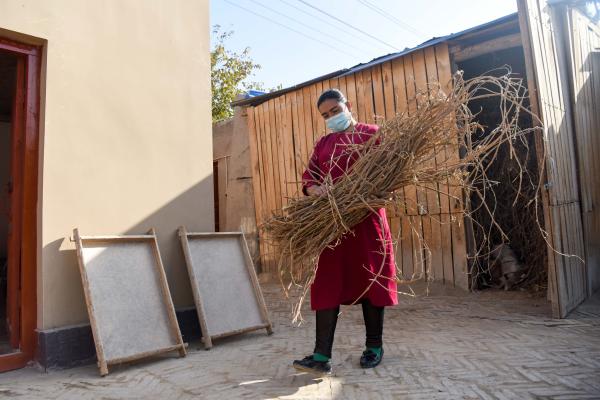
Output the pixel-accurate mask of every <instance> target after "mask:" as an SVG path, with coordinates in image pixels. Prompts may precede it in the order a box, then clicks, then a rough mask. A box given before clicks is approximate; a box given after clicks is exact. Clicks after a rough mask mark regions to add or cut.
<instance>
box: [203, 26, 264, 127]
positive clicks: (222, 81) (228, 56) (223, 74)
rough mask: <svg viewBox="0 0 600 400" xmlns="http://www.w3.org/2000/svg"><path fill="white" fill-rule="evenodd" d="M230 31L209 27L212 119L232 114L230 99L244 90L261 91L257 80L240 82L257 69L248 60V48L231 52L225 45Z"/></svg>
mask: <svg viewBox="0 0 600 400" xmlns="http://www.w3.org/2000/svg"><path fill="white" fill-rule="evenodd" d="M232 34H233V31H229V32H223V31H221V27H220V26H219V25H215V26H214V27H213V35H214V37H215V39H216V40H215V46H214V48H213V49H212V51H211V52H210V67H211V89H212V119H213V122H217V121H221V120H223V119H227V118H229V117H231V116H232V115H233V109H232V108H231V102H232V101H234V100H235V97H236V96H237V95H238V94H240V93H242V92H243V91H244V90H248V89H255V90H262V87H263V85H262V84H260V83H256V82H252V83H247V82H244V81H245V80H246V79H247V78H248V77H250V76H251V75H252V74H253V72H254V71H255V70H257V69H259V68H260V65H258V64H255V63H254V62H253V61H252V60H251V59H250V48H249V47H246V48H245V49H244V51H242V52H241V53H235V52H233V51H230V50H227V49H226V48H225V41H226V40H227V39H228V38H229V37H230V36H231V35H232Z"/></svg>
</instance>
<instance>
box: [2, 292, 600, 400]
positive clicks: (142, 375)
mask: <svg viewBox="0 0 600 400" xmlns="http://www.w3.org/2000/svg"><path fill="white" fill-rule="evenodd" d="M263 288H264V292H265V297H266V299H267V304H268V306H269V309H270V313H271V316H272V320H273V323H274V330H275V333H274V335H272V336H267V335H266V333H265V332H264V331H258V332H254V333H250V334H245V335H241V336H237V337H232V338H227V339H222V340H218V341H216V343H215V347H214V348H213V349H212V350H210V351H205V350H203V349H202V346H201V344H200V343H191V344H190V348H189V350H190V351H189V354H188V356H187V357H186V358H183V359H181V358H177V357H176V356H175V355H167V356H163V357H160V358H158V359H156V358H155V359H152V360H148V361H143V362H137V363H132V364H127V365H123V366H118V367H113V368H112V369H111V373H110V375H108V376H107V377H104V378H100V377H99V375H98V370H97V368H96V366H95V365H89V366H85V367H80V368H74V369H69V370H64V371H50V372H48V373H44V372H40V371H39V370H37V369H35V368H33V367H32V368H25V369H22V370H18V371H13V372H8V373H4V374H1V375H0V398H15V399H88V398H89V399H188V398H190V399H191V398H196V399H219V400H226V399H227V400H228V399H272V398H282V399H600V294H597V295H596V296H595V297H594V298H593V299H591V300H590V301H588V302H587V303H586V304H584V305H583V306H581V307H580V308H579V309H578V310H576V311H575V312H574V313H572V315H571V317H570V318H569V319H567V320H553V319H551V317H550V306H549V304H548V303H547V302H546V300H545V299H544V298H540V297H533V296H530V295H528V294H527V293H522V292H498V291H493V292H491V291H487V292H479V293H469V294H465V293H461V292H456V291H451V290H443V289H439V288H437V287H433V292H434V294H433V295H430V296H420V297H418V298H409V297H404V296H402V297H401V304H400V305H399V306H397V307H393V308H388V309H387V310H386V322H385V324H386V325H385V331H384V342H385V344H384V346H385V358H384V361H383V363H382V364H381V365H380V366H379V367H377V368H376V369H373V370H362V369H360V367H359V366H358V360H359V357H360V353H361V352H362V350H363V345H364V326H363V323H362V313H361V311H360V306H354V307H344V308H342V315H341V316H340V321H339V323H338V329H337V332H336V338H335V344H334V354H333V367H334V375H333V376H332V377H330V378H315V377H313V376H310V375H307V374H299V373H296V372H295V371H294V370H293V369H292V368H291V366H290V364H291V361H292V360H293V359H294V358H300V357H302V356H304V355H306V354H309V353H310V352H311V350H312V346H313V340H314V337H313V335H314V332H313V330H314V317H313V314H312V313H311V312H310V310H308V309H307V311H306V313H305V316H306V323H305V324H304V325H303V326H302V327H299V328H298V327H295V326H293V325H292V324H291V323H290V320H289V305H288V303H287V302H286V301H285V300H284V299H283V297H282V296H281V294H280V291H279V288H278V287H277V286H276V285H263ZM417 289H418V291H421V292H422V291H423V288H422V287H421V288H417Z"/></svg>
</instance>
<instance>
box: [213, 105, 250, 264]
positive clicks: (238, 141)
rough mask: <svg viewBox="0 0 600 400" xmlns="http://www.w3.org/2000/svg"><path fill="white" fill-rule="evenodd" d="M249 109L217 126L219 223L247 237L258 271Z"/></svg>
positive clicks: (241, 109)
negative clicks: (241, 232) (248, 119)
mask: <svg viewBox="0 0 600 400" xmlns="http://www.w3.org/2000/svg"><path fill="white" fill-rule="evenodd" d="M248 134H249V133H248V121H247V114H246V109H245V108H241V107H236V108H235V109H234V116H233V117H232V118H230V119H228V120H226V121H223V122H220V123H217V124H214V125H213V154H214V157H215V159H218V163H219V164H218V167H219V223H220V228H221V231H239V230H240V229H241V230H242V231H243V232H244V234H245V235H246V240H247V241H248V247H249V250H250V253H251V254H252V258H253V260H254V264H255V267H256V269H257V271H258V272H260V271H261V268H260V265H259V262H260V254H259V249H258V233H257V228H256V214H255V212H254V192H253V186H252V171H251V160H250V143H249V138H248Z"/></svg>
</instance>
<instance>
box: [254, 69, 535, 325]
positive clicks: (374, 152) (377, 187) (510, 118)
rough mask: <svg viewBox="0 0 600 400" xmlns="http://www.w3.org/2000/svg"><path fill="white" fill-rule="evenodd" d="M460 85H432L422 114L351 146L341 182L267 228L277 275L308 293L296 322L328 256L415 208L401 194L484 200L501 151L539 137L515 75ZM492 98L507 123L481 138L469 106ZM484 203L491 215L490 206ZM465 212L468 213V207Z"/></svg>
mask: <svg viewBox="0 0 600 400" xmlns="http://www.w3.org/2000/svg"><path fill="white" fill-rule="evenodd" d="M453 81H454V82H453V85H452V87H453V90H452V91H451V92H450V93H447V94H445V93H444V92H443V91H442V90H441V89H440V87H439V86H430V87H429V88H428V91H427V92H426V93H419V94H418V95H417V98H416V99H414V101H415V102H416V104H417V108H416V110H414V111H411V113H410V115H409V114H398V115H396V116H395V117H392V118H389V119H388V120H387V121H385V122H383V123H382V124H381V127H380V129H379V131H378V132H377V133H376V134H374V135H373V136H372V137H371V138H370V139H369V140H368V141H366V142H365V143H362V144H360V145H349V146H348V147H347V149H346V151H347V152H351V153H355V155H357V156H358V157H357V161H356V162H355V163H354V164H353V166H352V167H351V168H350V169H349V170H348V171H347V172H346V174H345V175H342V176H341V177H339V178H338V179H336V180H335V182H334V181H333V180H332V178H331V177H330V176H326V177H325V179H324V180H323V182H321V184H322V185H324V187H325V188H326V193H325V194H324V195H321V196H318V197H314V196H309V197H300V198H297V199H292V200H291V201H290V202H289V204H288V205H287V206H286V207H284V208H283V209H282V210H279V211H277V212H275V213H274V214H273V216H272V217H271V218H270V219H269V220H268V221H266V222H265V223H264V224H263V226H262V227H261V228H262V229H263V230H264V232H265V234H266V235H265V237H267V238H268V240H270V241H273V242H274V244H275V245H276V246H277V248H278V250H279V252H280V253H279V255H278V257H279V262H278V269H279V278H280V280H281V282H282V284H283V285H284V288H285V289H286V290H288V291H289V289H291V288H294V287H295V288H297V289H298V288H299V289H301V290H300V295H299V296H298V297H297V298H295V306H294V310H293V317H294V321H296V320H298V318H301V315H300V308H301V305H302V303H303V300H304V298H305V296H306V294H307V292H308V290H309V288H310V285H311V283H312V282H313V279H314V276H315V269H316V265H317V261H318V257H319V254H320V253H321V251H322V250H324V249H325V248H326V247H328V246H329V247H334V246H336V244H337V243H339V240H340V238H342V236H343V235H344V234H347V233H349V232H351V230H352V227H353V226H355V225H356V224H358V223H360V222H361V221H362V220H364V219H365V218H366V217H367V216H368V215H369V213H370V212H372V211H374V210H376V209H379V208H382V207H389V206H392V205H396V206H399V207H401V208H402V207H406V206H408V207H411V206H412V207H414V205H409V204H404V202H406V199H405V198H404V197H403V196H400V194H399V192H400V189H402V188H404V187H406V186H409V185H415V186H417V187H421V188H423V189H424V190H425V189H428V190H431V189H432V188H437V187H439V185H448V186H450V187H451V188H452V187H453V188H455V189H451V190H449V191H444V192H443V191H439V195H440V196H449V197H453V196H454V197H457V199H456V200H458V201H460V202H462V201H463V199H462V196H463V193H468V194H473V193H478V194H480V195H481V196H482V197H485V195H486V193H485V191H486V188H487V187H488V186H489V185H490V183H489V182H488V180H487V178H486V165H488V164H489V162H490V160H492V159H494V158H495V157H496V153H497V152H498V149H499V148H500V146H501V145H502V144H507V145H508V148H509V151H512V150H510V149H512V146H511V143H513V142H514V141H515V140H517V139H519V138H520V137H522V136H523V135H525V134H526V133H528V132H529V131H531V130H532V129H531V128H526V129H522V128H520V127H519V126H518V120H519V115H520V114H521V113H526V112H528V111H527V110H526V109H525V108H524V106H523V101H524V96H525V89H524V87H523V85H522V80H521V79H519V78H516V77H514V76H513V75H511V74H510V71H506V73H504V74H502V75H501V76H491V75H486V76H480V77H477V78H474V79H470V80H466V81H465V80H463V79H462V75H461V74H460V73H459V74H456V75H455V76H454V78H453ZM488 97H497V98H499V99H500V113H501V116H502V118H501V123H500V124H499V125H498V126H497V127H495V128H494V129H493V130H492V131H491V132H490V133H489V134H487V135H485V136H484V137H481V138H480V137H479V136H477V132H478V131H480V130H481V127H480V126H479V125H478V124H477V122H475V115H474V114H473V113H472V112H471V111H470V110H469V107H468V106H467V105H468V103H469V102H470V101H473V100H476V99H484V98H488ZM458 149H461V157H459V156H458ZM331 161H332V162H333V163H335V162H336V160H331ZM456 189H457V190H456ZM452 193H455V194H454V195H453V194H452ZM399 203H400V204H399ZM482 204H483V207H486V208H487V206H486V203H485V201H484V202H482ZM487 211H488V212H489V214H490V215H491V218H490V220H491V224H492V225H496V228H497V229H498V230H499V231H500V232H501V231H502V230H501V228H500V227H499V226H498V225H497V224H496V223H495V220H494V218H493V211H492V210H491V209H489V208H487ZM464 212H465V213H468V212H469V211H468V209H466V208H465V211H464ZM501 236H502V234H501ZM374 279H376V277H374ZM374 279H373V280H374Z"/></svg>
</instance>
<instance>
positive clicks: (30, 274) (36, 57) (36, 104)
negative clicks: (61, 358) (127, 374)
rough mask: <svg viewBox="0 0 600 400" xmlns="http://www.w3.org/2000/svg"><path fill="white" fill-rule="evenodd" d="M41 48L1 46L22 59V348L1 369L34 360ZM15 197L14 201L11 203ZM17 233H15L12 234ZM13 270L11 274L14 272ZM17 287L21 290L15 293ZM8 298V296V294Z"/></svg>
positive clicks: (17, 125) (16, 337)
mask: <svg viewBox="0 0 600 400" xmlns="http://www.w3.org/2000/svg"><path fill="white" fill-rule="evenodd" d="M41 50H42V49H41V47H40V46H33V45H29V44H25V43H18V42H15V41H12V40H8V39H3V38H0V51H3V52H9V53H11V54H12V55H14V56H16V57H17V59H18V66H17V79H20V80H21V82H19V81H17V91H16V101H15V104H16V107H15V110H14V113H13V117H14V119H13V151H16V154H15V153H13V154H12V161H11V167H12V168H13V170H12V172H11V175H12V176H13V182H12V192H13V193H12V194H11V211H10V212H11V217H10V219H9V220H10V221H11V223H13V225H12V226H11V236H14V238H11V239H10V240H9V244H8V246H9V248H8V252H9V259H10V258H11V257H12V256H11V254H12V255H16V256H14V257H12V259H13V262H11V261H9V280H10V279H11V278H12V279H15V280H18V281H12V282H11V281H9V286H10V287H11V288H12V289H11V290H13V293H12V298H13V300H16V301H11V304H10V305H9V310H8V311H9V315H12V317H13V318H14V320H15V321H16V323H15V324H14V326H15V327H16V329H17V330H18V331H17V332H13V334H12V335H11V341H12V342H13V344H16V345H17V346H15V347H18V350H17V351H16V352H14V353H10V354H5V355H0V372H3V371H8V370H11V369H16V368H21V367H24V366H25V365H26V364H27V362H29V361H30V360H32V359H33V357H34V354H35V346H36V334H35V329H36V324H37V285H36V270H37V205H38V159H39V115H40V114H39V109H40V72H41V54H42V51H41ZM13 199H14V200H15V202H14V204H13ZM12 232H15V235H13V234H12ZM11 273H12V274H11ZM14 291H17V292H16V293H15V292H14ZM9 297H10V296H9Z"/></svg>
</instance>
